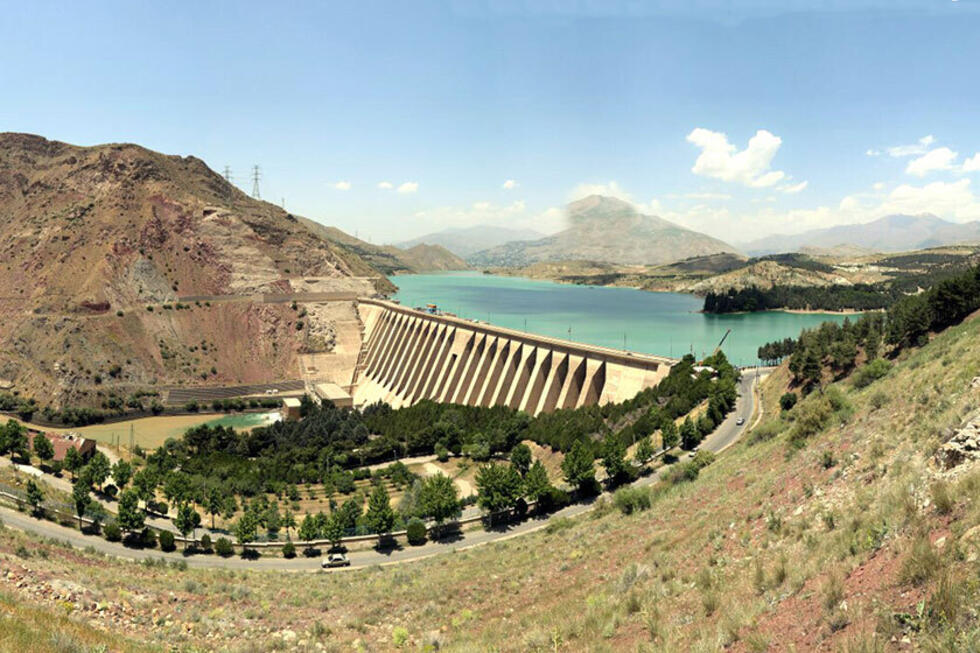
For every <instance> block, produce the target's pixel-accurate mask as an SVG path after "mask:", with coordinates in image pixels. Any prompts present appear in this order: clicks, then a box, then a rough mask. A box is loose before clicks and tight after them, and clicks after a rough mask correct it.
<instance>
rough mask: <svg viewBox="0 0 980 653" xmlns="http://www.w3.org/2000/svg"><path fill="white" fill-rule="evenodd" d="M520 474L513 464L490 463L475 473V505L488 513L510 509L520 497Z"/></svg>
mask: <svg viewBox="0 0 980 653" xmlns="http://www.w3.org/2000/svg"><path fill="white" fill-rule="evenodd" d="M521 485H522V483H521V475H520V474H518V473H517V470H516V469H514V466H513V465H504V464H498V463H490V464H488V465H484V466H482V467H481V468H480V470H479V471H478V472H477V473H476V487H477V491H478V492H479V495H478V496H477V505H479V506H480V508H482V509H483V510H485V511H486V512H488V513H490V519H491V521H492V520H493V515H494V513H497V512H501V511H503V510H510V509H511V508H513V507H514V506H515V505H516V504H517V500H518V499H519V498H521V489H522V488H521Z"/></svg>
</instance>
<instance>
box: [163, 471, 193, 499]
mask: <svg viewBox="0 0 980 653" xmlns="http://www.w3.org/2000/svg"><path fill="white" fill-rule="evenodd" d="M190 492H191V483H190V479H189V478H187V475H186V474H184V473H181V472H178V471H173V472H169V473H168V474H167V475H166V476H165V477H164V479H163V496H165V497H166V498H167V501H169V502H170V503H172V504H174V503H182V502H184V501H188V500H189V499H190V498H191V497H190Z"/></svg>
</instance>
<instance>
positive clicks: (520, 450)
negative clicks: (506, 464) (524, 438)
mask: <svg viewBox="0 0 980 653" xmlns="http://www.w3.org/2000/svg"><path fill="white" fill-rule="evenodd" d="M510 464H511V465H513V466H514V469H516V470H517V473H518V474H520V475H521V476H522V477H523V476H524V475H525V474H527V470H528V469H530V467H531V448H530V447H528V446H527V445H526V444H524V443H523V442H522V443H521V444H519V445H517V446H516V447H514V448H513V449H511V451H510Z"/></svg>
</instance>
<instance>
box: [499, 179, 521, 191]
mask: <svg viewBox="0 0 980 653" xmlns="http://www.w3.org/2000/svg"><path fill="white" fill-rule="evenodd" d="M518 186H520V184H518V183H517V182H516V181H515V180H513V179H508V180H507V181H505V182H504V183H503V185H501V188H503V189H504V190H514V189H515V188H517V187H518Z"/></svg>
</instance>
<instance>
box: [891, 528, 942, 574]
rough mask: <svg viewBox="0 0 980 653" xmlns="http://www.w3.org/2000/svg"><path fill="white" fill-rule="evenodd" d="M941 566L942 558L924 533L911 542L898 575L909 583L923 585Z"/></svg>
mask: <svg viewBox="0 0 980 653" xmlns="http://www.w3.org/2000/svg"><path fill="white" fill-rule="evenodd" d="M941 567H942V558H941V557H940V556H939V552H938V551H936V547H934V546H933V545H932V542H930V541H929V537H928V535H926V534H921V535H919V536H918V537H917V538H916V539H915V542H913V543H912V550H911V551H910V552H909V554H908V556H906V558H905V561H904V562H903V563H902V568H901V569H900V570H899V573H898V577H899V579H900V580H901V582H903V583H908V584H909V585H924V584H925V583H927V582H929V581H930V580H932V579H933V578H934V577H935V576H936V574H937V573H938V572H939V570H940V569H941Z"/></svg>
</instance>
